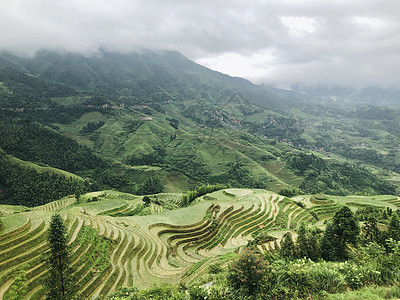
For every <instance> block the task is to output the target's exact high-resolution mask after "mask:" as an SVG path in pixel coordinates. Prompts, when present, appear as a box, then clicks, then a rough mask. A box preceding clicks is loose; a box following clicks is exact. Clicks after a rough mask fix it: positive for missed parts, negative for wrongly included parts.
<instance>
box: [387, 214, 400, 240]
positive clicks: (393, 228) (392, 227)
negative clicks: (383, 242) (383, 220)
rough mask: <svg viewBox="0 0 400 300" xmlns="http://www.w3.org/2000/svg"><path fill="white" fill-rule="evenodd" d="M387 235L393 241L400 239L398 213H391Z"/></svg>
mask: <svg viewBox="0 0 400 300" xmlns="http://www.w3.org/2000/svg"><path fill="white" fill-rule="evenodd" d="M388 235H389V238H392V239H393V240H395V241H398V240H400V219H399V216H398V214H392V217H391V218H390V221H389V225H388Z"/></svg>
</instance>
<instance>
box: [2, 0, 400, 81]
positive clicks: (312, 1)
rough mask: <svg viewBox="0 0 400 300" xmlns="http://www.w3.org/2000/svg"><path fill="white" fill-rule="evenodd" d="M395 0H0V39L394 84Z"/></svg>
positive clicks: (30, 46) (242, 71)
mask: <svg viewBox="0 0 400 300" xmlns="http://www.w3.org/2000/svg"><path fill="white" fill-rule="evenodd" d="M399 11H400V1H397V0H386V1H380V0H367V1H365V0H354V1H348V0H332V1H329V2H328V1H318V0H302V1H299V0H268V1H265V0H252V1H247V0H213V1H211V0H191V1H187V0H146V1H142V0H114V1H109V0H84V1H82V0H34V1H32V0H1V1H0V28H2V30H1V31H0V45H1V48H3V49H8V50H14V51H19V52H20V53H34V52H35V51H36V50H38V49H40V48H44V47H45V48H53V49H66V50H70V51H80V52H84V53H93V52H95V51H96V50H97V49H98V48H99V47H103V48H106V49H109V50H113V51H124V52H128V51H135V50H137V49H140V48H148V49H154V50H163V49H165V50H178V51H180V52H182V53H183V54H184V55H186V56H188V57H189V58H191V59H194V60H196V61H197V62H200V63H202V64H205V65H206V66H208V67H211V68H213V69H217V70H219V71H221V72H226V73H229V74H231V75H234V76H242V77H246V78H248V79H251V80H253V81H255V82H263V81H264V82H268V83H274V84H276V85H282V84H284V85H290V84H291V83H293V84H294V83H300V84H312V83H338V82H341V83H343V84H346V85H372V84H386V85H394V84H397V83H398V82H399V79H400V78H399V77H400V71H398V70H400V58H399V56H400V54H399V53H400V18H398V12H399Z"/></svg>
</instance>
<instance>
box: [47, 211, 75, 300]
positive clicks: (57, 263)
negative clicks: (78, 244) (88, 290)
mask: <svg viewBox="0 0 400 300" xmlns="http://www.w3.org/2000/svg"><path fill="white" fill-rule="evenodd" d="M66 233H67V229H66V227H65V225H64V222H63V219H62V218H61V216H60V215H59V214H55V215H53V216H52V217H51V222H50V228H49V235H48V238H47V241H48V243H49V246H50V255H49V257H48V259H47V265H48V269H49V273H48V278H47V280H46V282H45V284H46V286H47V288H48V294H47V298H48V299H71V293H72V286H71V270H70V267H69V264H70V258H69V251H68V247H67V237H66Z"/></svg>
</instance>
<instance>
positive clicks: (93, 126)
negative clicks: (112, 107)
mask: <svg viewBox="0 0 400 300" xmlns="http://www.w3.org/2000/svg"><path fill="white" fill-rule="evenodd" d="M104 124H105V122H104V121H98V122H96V121H93V122H88V123H87V124H86V125H84V126H83V127H82V129H81V130H80V132H81V133H85V134H89V133H93V132H94V131H96V130H97V129H99V128H100V127H102V126H103V125H104Z"/></svg>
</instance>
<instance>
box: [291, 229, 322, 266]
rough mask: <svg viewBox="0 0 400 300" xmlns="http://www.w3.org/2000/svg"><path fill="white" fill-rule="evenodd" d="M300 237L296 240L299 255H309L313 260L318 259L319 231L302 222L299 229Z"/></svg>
mask: <svg viewBox="0 0 400 300" xmlns="http://www.w3.org/2000/svg"><path fill="white" fill-rule="evenodd" d="M297 233H298V237H297V241H296V248H297V251H296V252H297V256H298V257H307V258H310V259H312V260H317V259H318V256H319V245H318V239H317V233H316V232H314V231H310V230H309V229H307V228H306V225H305V224H304V223H303V222H302V223H301V224H300V227H299V229H298V230H297Z"/></svg>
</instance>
